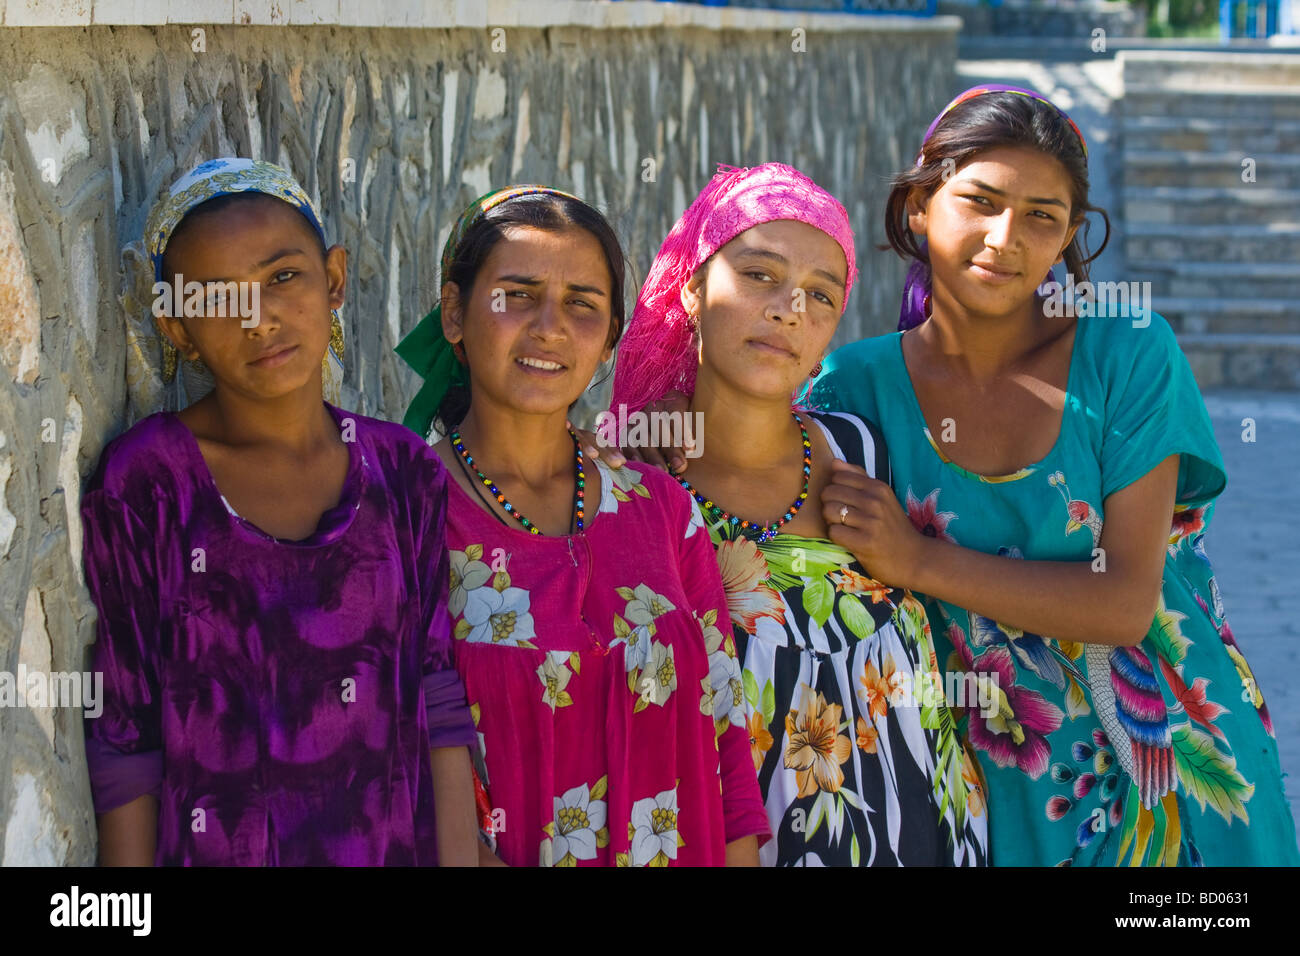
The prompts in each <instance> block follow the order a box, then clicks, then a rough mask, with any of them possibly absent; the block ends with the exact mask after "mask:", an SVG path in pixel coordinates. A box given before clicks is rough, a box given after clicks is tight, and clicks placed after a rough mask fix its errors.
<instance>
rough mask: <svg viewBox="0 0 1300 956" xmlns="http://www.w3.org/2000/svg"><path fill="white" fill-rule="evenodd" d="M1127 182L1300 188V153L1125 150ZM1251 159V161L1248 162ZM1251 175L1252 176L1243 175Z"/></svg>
mask: <svg viewBox="0 0 1300 956" xmlns="http://www.w3.org/2000/svg"><path fill="white" fill-rule="evenodd" d="M1122 157H1123V158H1122V162H1123V168H1124V172H1123V176H1124V185H1125V186H1135V187H1136V186H1206V187H1216V186H1217V187H1222V188H1225V189H1226V188H1233V187H1236V186H1266V187H1269V188H1271V189H1292V190H1300V155H1295V154H1285V153H1248V152H1244V151H1243V150H1241V149H1236V150H1227V151H1223V152H1184V151H1180V150H1139V149H1130V148H1128V147H1127V145H1126V146H1125V148H1124V151H1123V153H1122ZM1247 160H1249V162H1247ZM1247 175H1249V176H1250V177H1251V179H1250V180H1249V181H1248V180H1244V179H1243V178H1242V177H1243V176H1247Z"/></svg>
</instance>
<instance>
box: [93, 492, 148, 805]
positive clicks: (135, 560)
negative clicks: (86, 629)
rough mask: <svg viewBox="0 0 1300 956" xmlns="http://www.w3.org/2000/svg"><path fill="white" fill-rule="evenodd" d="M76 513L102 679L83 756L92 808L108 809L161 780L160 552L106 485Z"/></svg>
mask: <svg viewBox="0 0 1300 956" xmlns="http://www.w3.org/2000/svg"><path fill="white" fill-rule="evenodd" d="M81 519H82V528H83V549H82V552H83V559H84V564H85V572H86V586H87V587H88V588H89V590H90V596H91V599H92V600H93V601H94V603H95V607H96V608H97V609H98V611H99V620H98V623H97V625H96V632H97V640H96V643H95V647H94V650H93V652H92V668H91V669H92V672H93V673H95V674H97V675H100V674H102V675H103V682H104V683H103V694H102V696H101V699H100V701H99V707H97V708H95V709H92V710H88V711H87V713H86V762H87V764H88V767H89V770H90V786H91V792H92V794H93V796H94V803H95V812H97V813H106V812H107V811H109V810H112V809H114V808H116V807H119V806H123V805H124V804H127V803H130V802H131V801H132V800H135V799H136V798H137V797H141V796H143V795H145V794H147V793H155V794H156V793H158V792H159V790H160V788H161V784H162V767H163V762H162V726H161V725H162V720H161V704H160V699H159V689H160V686H161V684H160V679H159V654H158V625H159V612H158V608H159V599H158V568H157V552H156V550H155V546H154V535H153V534H152V533H151V532H150V531H149V529H148V528H147V527H146V526H145V524H144V523H143V522H142V521H141V520H140V518H139V516H138V515H137V514H136V513H135V512H134V511H133V510H132V509H131V508H130V506H129V505H127V504H126V503H125V502H124V501H122V500H120V499H119V498H117V497H115V496H113V495H112V494H110V493H108V492H106V491H103V490H93V491H90V492H88V493H87V494H86V495H85V496H84V497H83V498H82V502H81ZM96 710H98V713H96V712H95V711H96Z"/></svg>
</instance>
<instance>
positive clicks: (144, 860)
mask: <svg viewBox="0 0 1300 956" xmlns="http://www.w3.org/2000/svg"><path fill="white" fill-rule="evenodd" d="M98 822H99V865H100V866H153V865H154V857H155V855H156V853H157V849H158V798H157V797H154V796H151V795H149V794H145V795H144V796H142V797H137V798H136V799H134V800H132V801H131V802H130V803H127V804H123V805H122V806H120V807H116V808H114V809H112V810H109V811H108V812H107V813H102V814H100V815H99V821H98Z"/></svg>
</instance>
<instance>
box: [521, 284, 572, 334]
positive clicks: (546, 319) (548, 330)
mask: <svg viewBox="0 0 1300 956" xmlns="http://www.w3.org/2000/svg"><path fill="white" fill-rule="evenodd" d="M528 331H529V333H530V334H531V335H532V336H533V337H534V338H538V339H543V340H545V339H558V338H562V337H563V336H564V304H563V303H562V302H560V301H558V300H557V299H556V298H555V297H554V296H549V295H548V296H543V297H542V299H541V301H540V302H539V303H538V305H537V310H536V311H535V312H534V313H533V321H532V323H531V324H530V325H529V327H528Z"/></svg>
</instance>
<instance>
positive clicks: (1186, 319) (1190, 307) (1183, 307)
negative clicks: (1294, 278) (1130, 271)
mask: <svg viewBox="0 0 1300 956" xmlns="http://www.w3.org/2000/svg"><path fill="white" fill-rule="evenodd" d="M1154 308H1155V311H1156V312H1159V313H1160V314H1161V315H1163V316H1164V317H1165V318H1166V319H1168V320H1169V324H1170V325H1171V326H1172V327H1173V329H1174V331H1175V332H1186V333H1194V334H1197V335H1202V334H1207V333H1208V334H1215V335H1219V334H1229V335H1300V310H1297V309H1296V304H1295V300H1293V299H1228V298H1217V299H1216V298H1212V297H1210V296H1196V297H1188V298H1183V297H1178V296H1162V295H1156V296H1155V297H1154Z"/></svg>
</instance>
